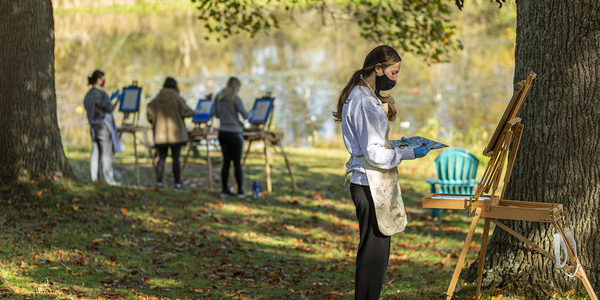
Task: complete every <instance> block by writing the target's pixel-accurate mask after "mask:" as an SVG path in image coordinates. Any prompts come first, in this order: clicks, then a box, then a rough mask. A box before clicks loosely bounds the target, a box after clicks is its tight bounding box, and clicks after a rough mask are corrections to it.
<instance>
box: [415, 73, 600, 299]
mask: <svg viewBox="0 0 600 300" xmlns="http://www.w3.org/2000/svg"><path fill="white" fill-rule="evenodd" d="M535 77H536V75H535V74H534V73H531V74H529V76H528V77H527V80H524V81H522V82H519V83H518V84H517V85H516V89H517V91H516V92H515V93H514V95H513V97H512V98H511V101H510V102H509V104H508V106H507V108H506V110H505V111H504V114H503V115H502V117H501V118H500V122H499V123H498V126H497V127H496V130H495V131H494V134H493V135H492V137H491V139H490V141H489V143H488V145H487V146H486V148H485V150H484V155H486V156H489V157H490V161H489V162H488V165H487V167H486V170H485V172H484V175H483V177H482V179H481V181H480V184H479V186H478V187H477V190H476V192H475V194H474V195H456V194H437V193H432V194H430V195H428V196H426V197H423V199H422V207H423V208H441V209H466V210H468V211H469V215H470V216H472V217H473V220H472V222H471V226H470V228H469V231H468V233H467V237H466V238H465V242H464V245H463V248H462V251H461V254H460V256H459V259H458V262H457V265H456V268H455V269H454V274H453V276H452V280H451V281H450V285H449V287H448V290H447V292H446V296H447V298H446V299H448V300H449V299H450V298H451V297H452V294H453V293H454V288H455V287H456V283H457V282H458V277H459V275H460V271H461V270H462V268H463V266H464V262H465V258H466V254H467V252H468V250H469V247H470V244H471V240H472V239H473V236H474V233H475V228H476V227H477V222H478V221H479V219H480V218H481V217H483V218H485V223H484V228H483V235H482V241H481V250H480V252H479V263H478V266H477V276H478V278H477V290H476V294H475V299H479V297H480V295H481V281H482V273H483V263H484V260H485V253H486V250H487V239H488V233H489V228H490V223H494V224H496V226H498V227H500V228H502V229H504V230H506V231H507V232H508V233H510V234H511V235H513V236H515V237H516V238H518V239H519V240H521V241H522V242H524V243H525V244H527V245H528V246H530V247H533V248H534V249H536V250H537V251H539V252H540V253H542V254H543V255H545V256H546V257H548V258H550V259H551V260H553V261H554V260H555V256H554V255H552V254H551V253H549V252H548V251H546V250H545V249H543V248H542V247H540V246H538V245H537V244H535V243H533V242H531V241H530V240H528V239H527V238H525V237H523V236H522V235H521V234H519V233H517V232H516V231H514V230H512V229H511V228H509V227H507V226H506V225H504V224H503V223H502V222H500V221H498V220H497V219H507V220H520V221H533V222H544V223H551V224H552V225H553V227H554V228H555V229H556V231H557V234H558V236H560V238H562V239H563V240H564V241H567V240H569V238H568V236H569V235H568V234H565V231H567V230H566V228H563V227H562V224H563V221H562V220H563V217H564V215H565V214H566V211H565V210H564V209H563V206H562V204H557V203H542V202H526V201H515V200H505V199H504V192H505V188H506V186H507V185H508V183H509V181H510V177H511V172H512V168H513V166H514V162H515V158H516V155H517V153H518V149H519V143H520V140H521V136H522V133H523V129H524V125H523V124H521V118H519V117H517V116H516V115H517V113H518V111H519V109H520V108H521V106H522V104H523V102H524V100H525V98H526V97H527V94H528V92H529V89H530V87H531V84H532V81H533V79H534V78H535ZM502 179H503V185H504V186H503V189H502V192H501V193H500V195H499V196H498V195H496V191H497V189H498V187H499V183H500V181H501V180H502ZM490 191H491V193H490ZM564 248H566V254H567V255H566V256H567V257H568V259H569V260H570V261H571V263H572V265H570V266H569V265H566V266H564V267H563V268H564V270H567V271H568V272H570V273H572V274H573V275H574V276H576V277H577V278H579V279H580V280H581V281H582V282H583V284H584V286H585V288H586V291H587V293H588V295H589V296H590V298H591V299H593V300H597V299H598V298H597V297H596V294H595V292H594V290H593V289H592V287H591V285H590V282H589V280H588V279H587V276H586V274H585V271H584V268H580V267H579V266H580V265H581V264H580V262H579V260H578V258H577V254H576V253H577V251H576V250H575V248H576V246H575V245H574V244H571V242H567V243H566V245H565V246H564Z"/></svg>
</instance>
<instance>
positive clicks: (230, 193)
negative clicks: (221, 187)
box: [221, 190, 234, 198]
mask: <svg viewBox="0 0 600 300" xmlns="http://www.w3.org/2000/svg"><path fill="white" fill-rule="evenodd" d="M233 195H234V194H233V193H232V192H230V191H227V190H225V191H221V198H225V197H229V196H233Z"/></svg>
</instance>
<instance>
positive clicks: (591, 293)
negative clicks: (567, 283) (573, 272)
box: [577, 260, 598, 300]
mask: <svg viewBox="0 0 600 300" xmlns="http://www.w3.org/2000/svg"><path fill="white" fill-rule="evenodd" d="M577 263H579V260H577ZM577 277H578V278H579V279H581V281H582V282H583V286H585V290H586V291H587V293H588V295H589V296H590V299H591V300H598V296H596V292H594V289H593V288H592V285H591V284H590V281H589V280H588V278H587V276H586V275H585V271H584V270H583V266H581V267H579V270H577Z"/></svg>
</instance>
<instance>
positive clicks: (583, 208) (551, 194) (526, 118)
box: [470, 0, 600, 299]
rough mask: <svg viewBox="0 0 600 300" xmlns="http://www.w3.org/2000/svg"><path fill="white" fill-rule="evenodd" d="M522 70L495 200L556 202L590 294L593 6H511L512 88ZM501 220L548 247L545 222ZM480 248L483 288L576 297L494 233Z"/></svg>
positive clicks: (597, 94)
mask: <svg viewBox="0 0 600 300" xmlns="http://www.w3.org/2000/svg"><path fill="white" fill-rule="evenodd" d="M530 71H533V72H535V73H537V78H536V79H535V80H534V83H533V87H532V89H531V92H530V94H529V96H528V98H527V99H526V100H525V103H524V104H523V107H522V109H521V111H520V113H519V114H518V116H520V117H522V118H523V121H522V124H524V125H525V129H524V132H523V138H522V140H521V146H520V150H519V152H518V156H517V159H516V163H515V169H514V173H513V174H512V177H511V182H510V183H509V184H508V186H507V192H506V196H505V199H509V200H521V201H531V202H548V203H562V204H563V205H564V207H565V208H566V209H567V210H568V214H567V215H566V217H565V221H567V223H568V224H571V227H572V230H573V233H574V238H575V241H576V243H577V249H578V252H579V253H578V255H579V259H580V261H581V262H582V264H583V265H584V268H585V272H586V273H587V276H588V278H589V280H590V282H591V284H592V286H593V287H594V290H596V291H597V292H600V281H599V279H600V270H599V269H600V230H598V226H599V224H600V203H599V201H600V1H563V0H544V1H542V0H528V1H517V41H516V50H515V79H514V80H515V83H516V82H518V81H521V80H524V79H525V78H526V77H527V74H528V73H529V72H530ZM504 223H505V224H507V225H508V226H509V227H511V228H513V229H514V230H516V231H517V232H519V233H521V234H522V235H524V236H525V237H527V238H529V239H530V240H532V241H533V242H535V243H537V244H538V245H541V246H542V247H543V248H545V249H546V250H551V249H552V243H553V236H552V235H553V234H554V233H555V231H554V228H553V227H552V226H550V225H549V223H538V222H523V221H504ZM488 247H489V248H488V252H487V255H486V260H485V270H484V285H485V286H495V287H499V288H501V289H503V290H505V291H506V290H509V291H515V292H518V293H523V294H528V295H533V296H537V297H539V298H542V299H548V298H549V297H548V296H549V295H551V294H552V293H553V292H554V291H556V292H558V293H565V292H568V291H571V290H573V289H577V290H580V291H582V292H583V293H585V289H584V288H583V285H582V284H581V281H580V280H577V279H571V278H568V277H567V276H565V274H563V273H562V272H561V271H560V270H557V269H556V264H555V263H554V262H552V261H551V260H549V259H548V258H546V257H545V256H543V255H541V254H540V253H539V252H536V251H534V250H530V249H529V247H526V246H525V245H524V243H522V242H520V241H519V240H518V239H517V238H515V237H513V236H512V235H510V234H508V233H507V232H506V231H504V230H502V229H500V228H498V227H497V228H496V229H495V231H494V234H493V236H492V237H491V239H490V242H489V246H488ZM551 253H553V251H551ZM476 267H477V266H476V265H474V266H472V267H471V269H470V275H471V278H474V276H473V275H474V273H475V270H476Z"/></svg>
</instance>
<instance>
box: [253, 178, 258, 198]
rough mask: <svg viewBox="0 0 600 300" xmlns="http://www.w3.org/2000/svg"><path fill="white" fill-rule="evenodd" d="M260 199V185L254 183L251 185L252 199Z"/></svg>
mask: <svg viewBox="0 0 600 300" xmlns="http://www.w3.org/2000/svg"><path fill="white" fill-rule="evenodd" d="M259 197H260V184H259V183H258V181H256V180H255V181H254V183H253V184H252V198H254V199H255V200H256V199H258V198H259Z"/></svg>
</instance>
